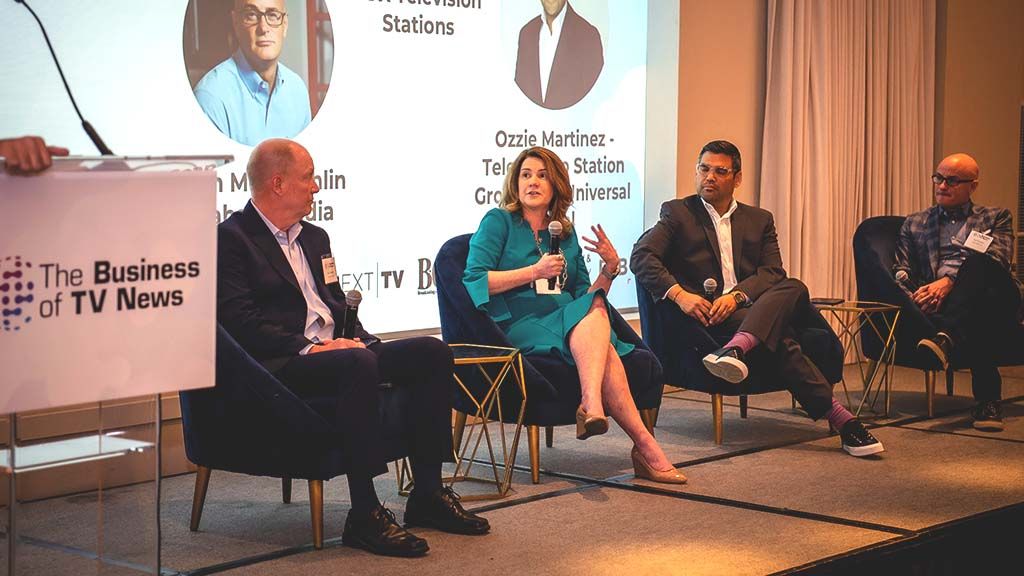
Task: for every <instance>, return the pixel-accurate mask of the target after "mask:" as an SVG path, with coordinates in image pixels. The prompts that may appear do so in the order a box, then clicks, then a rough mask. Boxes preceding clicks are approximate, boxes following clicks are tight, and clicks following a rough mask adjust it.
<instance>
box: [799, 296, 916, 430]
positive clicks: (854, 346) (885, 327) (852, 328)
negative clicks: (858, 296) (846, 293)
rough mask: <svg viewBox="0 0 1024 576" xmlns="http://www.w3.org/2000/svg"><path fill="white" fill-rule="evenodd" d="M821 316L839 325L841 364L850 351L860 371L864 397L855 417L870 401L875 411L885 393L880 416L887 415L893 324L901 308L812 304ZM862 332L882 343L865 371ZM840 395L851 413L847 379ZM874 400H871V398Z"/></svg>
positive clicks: (874, 304)
mask: <svg viewBox="0 0 1024 576" xmlns="http://www.w3.org/2000/svg"><path fill="white" fill-rule="evenodd" d="M815 306H816V307H817V308H818V310H820V311H821V312H828V313H829V315H830V316H831V317H832V318H833V319H835V321H836V323H837V324H839V334H838V336H839V341H840V342H841V343H842V345H843V361H844V363H845V360H846V357H847V356H848V355H849V353H850V351H851V350H853V352H854V357H855V358H856V361H857V367H858V369H859V370H860V379H861V384H862V386H863V395H862V396H861V399H860V404H858V405H857V410H855V411H854V414H855V415H856V416H858V417H859V416H860V415H861V411H862V410H863V409H864V405H865V403H868V399H869V398H870V399H871V400H870V403H869V406H870V410H871V411H874V410H875V402H876V401H877V400H878V394H879V393H880V392H882V390H885V411H884V412H883V413H882V415H883V416H888V415H889V408H890V401H889V392H890V384H891V382H892V373H893V367H894V364H893V360H894V359H895V358H896V324H897V323H898V322H899V320H900V307H899V306H894V305H892V304H885V303H882V302H867V301H862V300H847V301H845V302H841V303H839V304H815ZM864 329H869V330H871V331H872V332H874V334H875V336H877V337H878V339H879V340H881V341H882V343H883V345H882V353H881V354H880V355H879V358H878V361H874V360H871V361H869V362H868V366H867V368H865V366H864V362H863V359H864V353H863V350H861V345H860V334H861V331H863V330H864ZM842 384H843V392H844V393H845V394H846V405H847V407H848V408H849V409H850V410H853V405H852V404H853V403H852V401H851V400H850V391H849V389H848V388H847V387H846V377H845V376H844V377H843V380H842ZM872 396H873V397H872Z"/></svg>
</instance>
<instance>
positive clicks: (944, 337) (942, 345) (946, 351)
mask: <svg viewBox="0 0 1024 576" xmlns="http://www.w3.org/2000/svg"><path fill="white" fill-rule="evenodd" d="M978 174H979V170H978V163H977V162H976V161H975V160H974V158H971V157H970V156H968V155H967V154H953V155H951V156H947V157H946V158H944V159H943V160H942V162H940V163H939V166H938V168H936V170H935V174H933V175H932V182H934V183H935V205H934V206H932V207H931V208H928V209H927V210H923V211H921V212H918V213H916V214H911V215H910V216H909V217H907V219H906V221H905V222H904V223H903V227H902V228H901V229H900V235H899V239H898V241H897V244H896V263H895V265H894V266H893V273H894V274H895V275H896V280H897V281H898V282H899V283H900V286H901V287H902V288H903V290H905V291H906V292H907V294H908V295H909V296H910V297H911V299H912V300H913V302H914V304H916V305H917V307H918V309H919V310H920V312H921V313H923V314H924V315H925V317H926V318H927V323H928V325H930V326H931V327H932V328H933V329H934V332H933V334H932V335H931V336H930V337H926V338H923V339H922V340H921V341H920V342H919V343H918V345H917V346H918V350H919V351H921V352H922V353H924V354H926V355H928V356H929V357H933V358H934V360H935V361H936V362H937V363H938V364H940V365H941V366H942V368H944V369H946V368H948V367H949V360H950V355H951V354H952V352H953V349H954V348H956V349H957V350H958V356H959V355H960V354H961V353H962V354H963V355H964V357H965V358H967V359H969V365H970V367H971V380H972V387H973V392H974V399H975V400H976V401H977V403H978V404H977V406H976V407H975V409H974V411H973V413H972V415H973V417H974V427H975V428H977V429H979V430H989V431H999V430H1002V429H1003V418H1002V413H1001V411H1000V408H999V400H1000V399H1001V397H1002V378H1001V377H1000V375H999V370H998V369H997V367H996V354H997V352H996V351H997V350H998V349H999V348H1000V346H1001V345H1002V344H1003V343H1004V342H1005V341H1006V340H1007V338H1008V334H1009V332H1010V330H1011V329H1012V328H1013V323H1014V322H1017V310H1018V308H1019V306H1020V299H1021V293H1020V288H1019V287H1018V285H1017V284H1016V281H1015V280H1014V279H1013V277H1012V276H1011V275H1010V272H1009V268H1010V259H1011V253H1012V250H1013V218H1012V216H1011V215H1010V211H1009V210H1006V209H1005V208H989V207H985V206H979V205H977V204H974V203H973V202H971V195H972V194H973V193H974V191H975V190H976V189H977V188H978ZM909 312H910V313H914V312H917V311H916V310H914V311H909Z"/></svg>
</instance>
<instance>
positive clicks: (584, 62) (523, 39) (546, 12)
mask: <svg viewBox="0 0 1024 576" xmlns="http://www.w3.org/2000/svg"><path fill="white" fill-rule="evenodd" d="M540 5H541V14H540V15H539V16H537V17H536V18H533V19H532V20H530V21H529V22H527V23H526V25H525V26H523V28H522V30H520V31H519V52H518V56H517V58H516V85H518V86H519V89H520V90H522V91H523V94H524V95H525V96H526V97H527V98H529V99H530V100H532V101H533V102H534V103H535V104H537V105H538V106H543V107H544V108H548V109H550V110H561V109H563V108H568V107H570V106H572V105H573V104H576V103H577V102H579V101H580V100H582V99H583V97H584V96H586V95H587V94H588V93H589V92H590V89H591V88H593V87H594V83H596V82H597V78H598V76H600V75H601V68H602V67H604V53H603V47H602V45H601V33H600V32H599V31H598V30H597V28H595V27H594V26H593V25H592V24H591V23H590V22H587V21H586V20H585V19H584V18H583V17H582V16H580V15H579V14H577V13H576V11H575V10H573V7H572V4H570V3H569V2H568V1H567V0H541V1H540Z"/></svg>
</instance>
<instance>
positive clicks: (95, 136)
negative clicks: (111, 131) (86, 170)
mask: <svg viewBox="0 0 1024 576" xmlns="http://www.w3.org/2000/svg"><path fill="white" fill-rule="evenodd" d="M15 2H17V3H18V4H22V5H24V6H25V8H27V9H28V11H29V13H30V14H32V17H33V18H35V19H36V23H37V24H39V29H40V30H42V31H43V39H44V40H46V47H47V48H49V49H50V56H52V57H53V63H54V64H56V65H57V72H59V73H60V79H61V81H62V82H64V90H65V91H66V92H67V93H68V98H70V99H71V105H72V106H73V107H74V108H75V114H77V115H78V119H79V120H81V121H82V129H83V130H85V133H86V135H88V136H89V140H92V143H93V145H94V146H96V149H97V150H99V151H100V154H104V155H106V156H113V155H114V153H113V152H111V151H110V148H107V145H106V144H105V143H104V142H103V139H102V138H100V135H99V133H97V132H96V129H95V128H93V127H92V124H89V121H88V120H86V119H85V118H83V117H82V112H81V111H79V109H78V103H76V102H75V97H74V96H72V95H71V88H70V87H69V86H68V80H67V78H65V77H64V70H62V69H61V67H60V62H59V61H58V60H57V53H56V52H54V51H53V44H50V36H49V35H48V34H47V33H46V28H45V27H44V26H43V22H42V21H41V20H40V19H39V16H36V12H35V10H33V9H32V7H31V6H29V5H28V3H27V2H25V0H15Z"/></svg>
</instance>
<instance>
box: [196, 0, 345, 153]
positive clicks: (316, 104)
mask: <svg viewBox="0 0 1024 576" xmlns="http://www.w3.org/2000/svg"><path fill="white" fill-rule="evenodd" d="M182 37H183V44H184V58H185V69H186V71H187V72H188V79H189V82H190V83H191V85H192V93H193V94H194V95H195V97H196V101H197V102H198V103H199V107H200V108H202V110H203V113H204V114H206V117H207V118H209V119H210V122H213V125H214V126H216V127H217V129H218V130H220V131H221V132H222V133H223V134H224V135H225V136H227V137H228V138H231V139H232V140H234V141H235V142H238V143H240V144H245V145H247V146H255V145H256V144H258V143H260V142H261V141H263V140H265V139H267V138H293V137H295V136H296V135H297V134H298V133H299V132H301V131H302V130H303V129H304V128H305V127H306V126H307V125H308V124H309V123H310V121H311V120H312V119H313V117H315V116H316V114H317V112H318V111H319V110H320V106H321V105H322V104H323V101H324V98H325V97H326V96H327V88H328V86H329V85H330V82H331V69H332V68H333V67H334V32H333V30H332V28H331V19H330V15H329V14H328V13H327V4H326V0H315V1H308V0H189V3H188V8H187V9H186V12H185V26H184V33H183V35H182Z"/></svg>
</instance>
